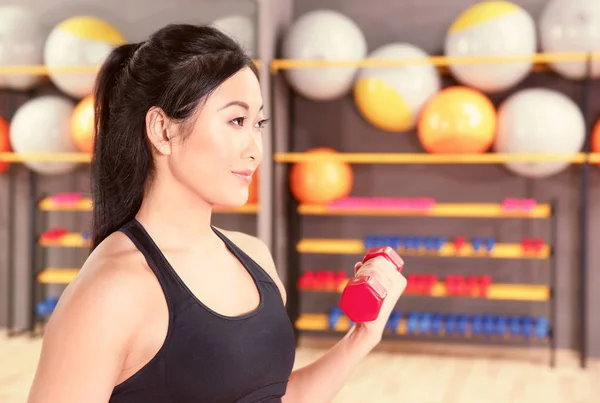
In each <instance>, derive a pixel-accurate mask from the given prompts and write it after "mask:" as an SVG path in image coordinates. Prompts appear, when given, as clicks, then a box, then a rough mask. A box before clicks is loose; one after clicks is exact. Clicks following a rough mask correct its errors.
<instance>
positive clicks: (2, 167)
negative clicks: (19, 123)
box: [0, 116, 12, 174]
mask: <svg viewBox="0 0 600 403" xmlns="http://www.w3.org/2000/svg"><path fill="white" fill-rule="evenodd" d="M9 128H10V125H9V124H8V121H7V120H6V119H4V118H3V117H1V116H0V153H9V152H12V148H11V146H10V136H9ZM9 166H10V162H4V161H0V174H1V173H4V172H6V171H8V167H9Z"/></svg>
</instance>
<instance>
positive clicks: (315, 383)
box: [283, 327, 377, 403]
mask: <svg viewBox="0 0 600 403" xmlns="http://www.w3.org/2000/svg"><path fill="white" fill-rule="evenodd" d="M360 329H361V328H360V327H352V329H350V331H349V332H348V333H346V335H345V336H344V337H343V338H342V339H341V340H340V341H339V342H338V343H337V344H336V345H335V346H333V347H332V348H331V349H330V350H329V351H327V352H326V353H325V354H324V355H323V356H322V357H321V358H319V359H318V360H316V361H315V362H313V363H311V364H309V365H307V366H304V367H302V368H299V369H297V370H295V371H293V372H292V375H291V377H290V380H289V382H288V387H287V392H286V394H285V396H284V398H283V401H284V402H285V403H300V402H310V403H325V402H331V401H332V400H333V398H334V397H335V396H336V395H337V394H338V392H339V391H340V390H341V389H342V386H344V383H345V382H346V381H347V380H348V378H349V377H350V375H351V373H352V372H353V371H354V369H355V368H356V367H357V366H358V364H359V363H360V361H361V360H362V359H363V358H365V357H366V356H367V354H369V352H370V351H371V350H372V349H373V347H375V346H376V345H377V340H373V339H372V337H370V336H369V335H366V334H365V335H362V334H361V330H360Z"/></svg>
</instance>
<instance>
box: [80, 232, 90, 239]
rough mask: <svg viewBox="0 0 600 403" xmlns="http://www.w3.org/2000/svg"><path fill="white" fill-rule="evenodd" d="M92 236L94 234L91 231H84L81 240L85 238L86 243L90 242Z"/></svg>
mask: <svg viewBox="0 0 600 403" xmlns="http://www.w3.org/2000/svg"><path fill="white" fill-rule="evenodd" d="M91 236H92V234H91V232H90V231H83V232H82V233H81V238H83V240H84V241H89V240H90V238H91Z"/></svg>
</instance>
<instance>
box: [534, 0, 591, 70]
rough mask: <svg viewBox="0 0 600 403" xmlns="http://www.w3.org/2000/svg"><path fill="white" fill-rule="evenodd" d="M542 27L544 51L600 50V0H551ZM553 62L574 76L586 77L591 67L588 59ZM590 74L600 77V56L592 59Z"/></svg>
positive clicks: (558, 68)
mask: <svg viewBox="0 0 600 403" xmlns="http://www.w3.org/2000/svg"><path fill="white" fill-rule="evenodd" d="M539 27H540V28H539V29H540V46H541V48H542V51H543V52H546V53H578V52H600V0H550V1H549V2H548V3H547V4H546V7H544V10H543V11H542V14H541V16H540V22H539ZM550 66H551V68H552V69H553V70H554V71H556V72H557V73H558V74H560V75H562V76H563V77H565V78H569V79H573V80H577V79H582V78H584V77H585V76H586V73H587V71H588V66H587V62H586V61H584V60H581V61H557V62H551V63H550ZM590 75H591V76H592V77H594V78H598V77H600V58H597V59H595V60H594V61H593V62H592V66H591V69H590Z"/></svg>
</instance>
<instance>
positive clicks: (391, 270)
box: [354, 256, 407, 347]
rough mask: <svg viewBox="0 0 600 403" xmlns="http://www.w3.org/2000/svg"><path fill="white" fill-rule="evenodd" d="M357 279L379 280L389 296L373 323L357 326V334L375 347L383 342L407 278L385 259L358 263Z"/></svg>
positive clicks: (356, 268)
mask: <svg viewBox="0 0 600 403" xmlns="http://www.w3.org/2000/svg"><path fill="white" fill-rule="evenodd" d="M354 271H355V273H356V277H358V276H371V277H373V278H374V279H375V280H377V281H378V282H379V283H380V284H381V285H382V286H383V287H384V288H385V290H386V291H387V296H386V297H385V299H384V300H383V304H382V306H381V310H380V311H379V316H378V317H377V319H375V320H374V321H372V322H362V323H356V324H355V332H356V333H357V335H360V337H364V338H365V339H366V340H368V341H369V342H370V343H372V344H373V347H375V345H376V344H377V343H379V342H380V341H381V338H382V336H383V331H384V329H385V325H386V323H387V321H388V319H389V317H390V314H391V313H392V311H393V310H394V307H395V306H396V302H398V299H399V298H400V295H402V293H403V292H404V289H405V288H406V283H407V282H406V278H405V277H404V276H403V275H402V273H400V272H399V271H398V270H397V269H396V267H395V266H394V265H393V264H392V263H390V261H389V260H387V259H386V258H384V257H381V256H378V257H376V258H373V259H370V260H367V261H366V262H365V263H364V264H363V263H362V262H358V263H356V264H355V265H354Z"/></svg>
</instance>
